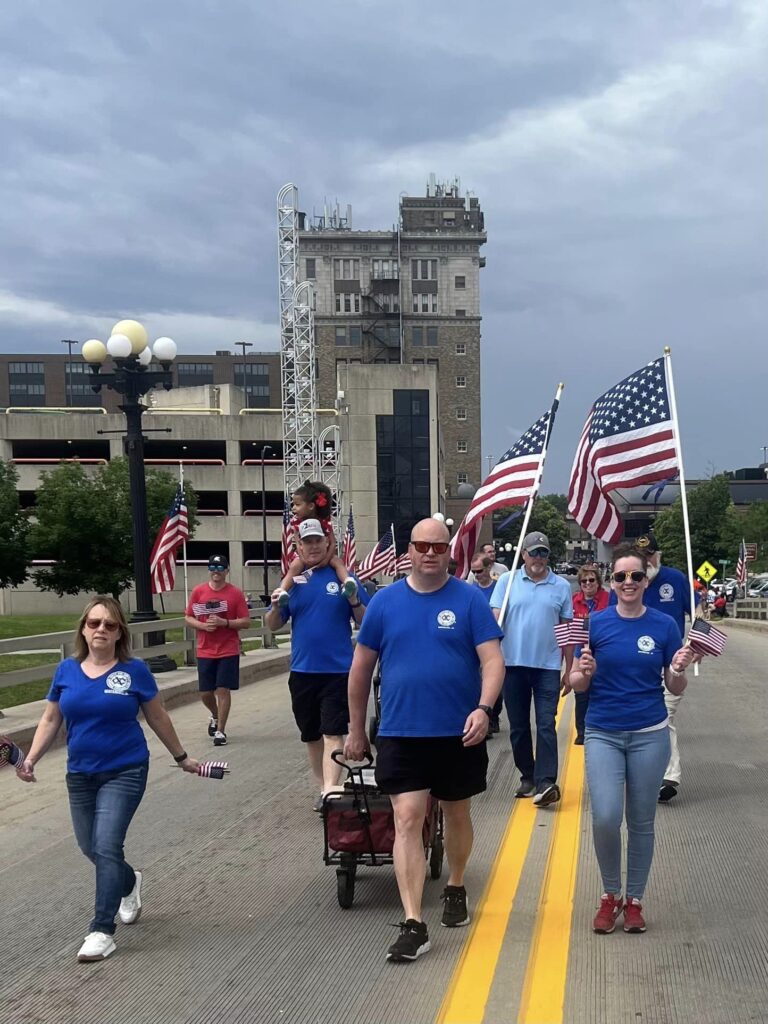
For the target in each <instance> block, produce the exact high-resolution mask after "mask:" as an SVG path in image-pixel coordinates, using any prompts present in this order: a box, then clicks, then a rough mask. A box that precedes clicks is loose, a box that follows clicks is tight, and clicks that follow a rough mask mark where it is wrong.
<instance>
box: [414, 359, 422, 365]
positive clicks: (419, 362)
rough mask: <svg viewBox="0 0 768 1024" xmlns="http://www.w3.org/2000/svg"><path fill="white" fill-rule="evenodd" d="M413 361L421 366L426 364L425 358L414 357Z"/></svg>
mask: <svg viewBox="0 0 768 1024" xmlns="http://www.w3.org/2000/svg"><path fill="white" fill-rule="evenodd" d="M413 362H414V363H417V364H418V365H419V366H423V365H424V360H423V359H414V360H413Z"/></svg>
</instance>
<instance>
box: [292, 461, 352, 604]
mask: <svg viewBox="0 0 768 1024" xmlns="http://www.w3.org/2000/svg"><path fill="white" fill-rule="evenodd" d="M332 497H333V496H332V495H331V491H330V488H328V487H327V486H326V485H325V484H324V483H323V482H322V481H320V480H305V481H304V483H303V484H302V485H301V487H297V488H296V490H295V491H294V492H293V494H292V495H291V511H292V512H293V518H292V519H291V529H292V530H293V535H294V538H295V537H296V536H297V535H298V530H299V523H301V522H303V521H304V520H305V519H317V520H318V521H319V522H320V525H321V526H322V528H323V531H324V533H325V535H326V537H327V539H328V554H327V555H326V557H325V558H324V559H323V561H322V562H321V563H320V566H318V568H320V567H322V566H325V565H330V566H331V568H332V569H334V570H335V572H336V575H337V576H338V578H339V583H340V584H341V592H342V594H343V595H344V597H346V598H347V599H348V600H349V599H352V598H354V596H355V594H356V593H357V583H356V582H355V581H354V580H353V579H352V577H351V576H350V575H349V573H348V572H347V567H346V566H345V565H344V562H343V561H342V560H341V559H340V558H339V556H338V555H337V554H336V538H335V537H334V535H333V526H332V525H331V501H332ZM294 543H295V540H294ZM302 572H304V563H303V562H302V561H301V559H300V558H299V557H298V555H296V556H295V557H294V558H293V561H292V562H291V564H290V566H289V568H288V573H287V575H286V576H285V579H283V580H282V582H281V583H280V589H279V591H278V595H279V596H278V599H277V603H278V605H279V606H280V607H281V608H284V607H285V606H286V605H287V604H288V601H289V599H290V591H291V589H292V587H293V585H294V580H295V579H296V577H297V576H299V575H301V573H302Z"/></svg>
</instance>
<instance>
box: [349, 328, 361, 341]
mask: <svg viewBox="0 0 768 1024" xmlns="http://www.w3.org/2000/svg"><path fill="white" fill-rule="evenodd" d="M362 343H363V329H362V327H361V326H360V324H351V325H350V328H349V344H350V345H362Z"/></svg>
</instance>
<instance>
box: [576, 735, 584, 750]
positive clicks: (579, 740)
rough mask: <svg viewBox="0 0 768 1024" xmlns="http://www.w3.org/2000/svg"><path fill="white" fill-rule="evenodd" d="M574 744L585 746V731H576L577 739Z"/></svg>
mask: <svg viewBox="0 0 768 1024" xmlns="http://www.w3.org/2000/svg"><path fill="white" fill-rule="evenodd" d="M573 745H574V747H583V746H584V733H583V732H577V733H576V739H575V740H574V741H573Z"/></svg>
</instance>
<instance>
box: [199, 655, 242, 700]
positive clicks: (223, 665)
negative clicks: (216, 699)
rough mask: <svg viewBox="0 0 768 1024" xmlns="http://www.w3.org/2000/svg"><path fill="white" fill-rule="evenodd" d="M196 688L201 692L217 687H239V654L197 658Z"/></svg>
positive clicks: (207, 691) (232, 688) (229, 688)
mask: <svg viewBox="0 0 768 1024" xmlns="http://www.w3.org/2000/svg"><path fill="white" fill-rule="evenodd" d="M197 680H198V682H197V688H198V690H200V691H201V693H211V692H212V691H213V690H217V689H219V688H221V689H226V690H239V689H240V655H239V654H228V655H227V657H226V658H198V659H197Z"/></svg>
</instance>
